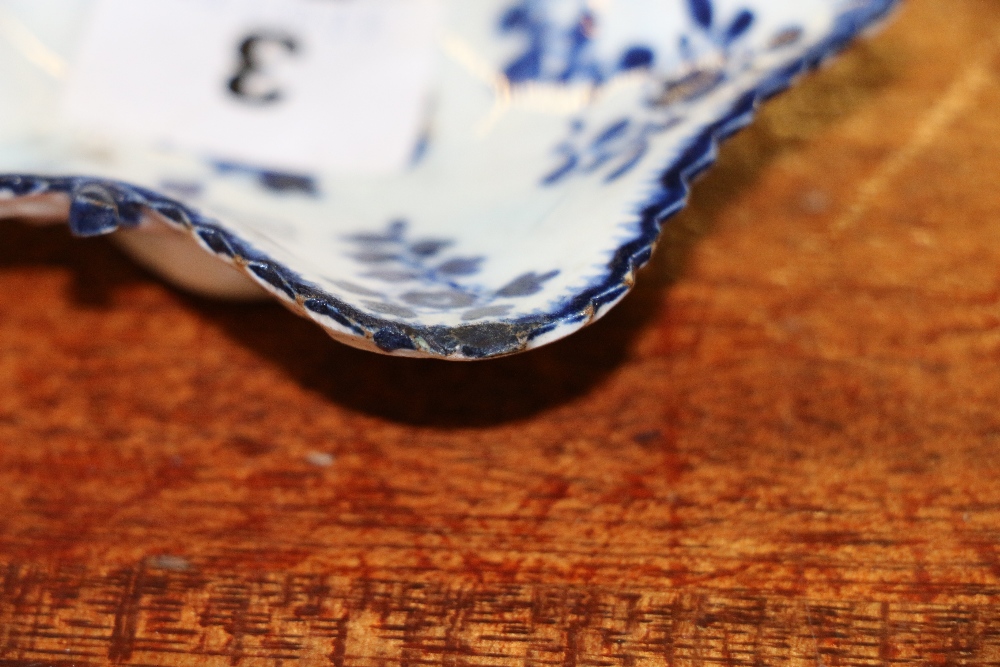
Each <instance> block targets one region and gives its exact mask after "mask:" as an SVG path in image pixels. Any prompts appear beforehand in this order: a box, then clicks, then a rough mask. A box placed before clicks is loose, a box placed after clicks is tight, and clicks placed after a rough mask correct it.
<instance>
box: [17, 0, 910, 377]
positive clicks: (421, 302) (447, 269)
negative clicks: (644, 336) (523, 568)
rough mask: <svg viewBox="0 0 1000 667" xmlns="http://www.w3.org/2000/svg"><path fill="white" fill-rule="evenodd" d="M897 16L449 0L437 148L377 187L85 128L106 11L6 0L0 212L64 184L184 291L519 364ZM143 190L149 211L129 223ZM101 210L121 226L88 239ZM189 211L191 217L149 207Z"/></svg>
mask: <svg viewBox="0 0 1000 667" xmlns="http://www.w3.org/2000/svg"><path fill="white" fill-rule="evenodd" d="M354 1H360V0H354ZM892 4H893V2H892V0H799V1H797V2H794V3H793V2H787V1H784V0H711V1H709V0H666V1H664V2H659V3H652V2H647V1H645V0H607V1H604V2H584V0H522V1H521V2H513V1H511V0H483V1H481V2H468V1H467V0H448V1H447V2H446V3H445V15H446V17H447V18H446V24H445V27H444V29H443V30H442V33H441V35H440V37H439V39H438V51H437V56H436V63H437V66H436V69H435V79H434V87H433V91H432V95H431V97H430V100H429V103H430V105H429V108H430V109H431V110H432V111H431V113H430V114H429V116H428V120H427V127H426V133H425V135H424V136H422V138H421V140H422V145H421V146H420V148H419V150H416V148H417V147H415V157H414V160H413V162H412V164H410V165H408V166H407V167H406V168H405V169H403V170H401V171H398V172H396V173H392V174H387V175H379V176H371V175H369V176H361V175H352V174H349V173H338V172H333V171H328V172H324V171H316V172H313V173H308V174H292V175H286V174H283V173H271V172H270V171H269V170H268V168H267V165H263V166H254V167H249V166H244V165H239V164H227V163H223V161H222V160H221V158H220V156H215V155H202V154H196V153H193V152H186V151H171V150H166V149H163V148H155V147H151V146H148V145H139V144H134V143H128V142H127V141H126V140H124V139H119V138H115V137H100V138H96V137H93V136H88V135H85V134H81V133H79V132H73V131H70V130H69V129H67V128H66V127H65V123H64V122H63V121H62V119H61V116H60V113H59V105H60V99H61V95H62V92H63V88H64V86H65V80H66V79H65V77H66V73H67V72H68V71H71V68H72V66H73V62H74V52H75V49H76V48H77V47H78V43H79V39H80V33H81V30H82V26H86V24H87V13H88V10H89V9H90V8H91V5H92V2H91V0H0V33H2V34H3V35H4V37H5V39H3V40H2V41H0V91H2V94H0V174H2V175H4V176H0V217H14V216H20V217H25V216H26V215H27V216H28V217H32V216H34V217H38V218H39V219H42V218H45V217H46V214H43V213H45V212H44V211H36V212H35V213H34V214H32V213H31V212H30V211H28V209H26V208H25V207H26V206H28V204H27V202H28V199H27V198H29V197H32V198H34V199H33V200H32V201H35V202H38V201H41V200H40V199H39V198H40V197H41V196H42V195H44V193H46V192H52V193H57V194H54V195H51V196H54V197H63V200H59V201H62V204H59V205H61V206H63V210H65V209H67V208H69V207H68V203H66V201H65V198H66V197H67V196H68V197H69V198H71V199H73V200H74V201H77V200H79V201H80V202H82V204H81V205H80V206H79V207H78V208H76V209H74V210H76V211H77V213H75V214H73V215H75V216H76V218H73V216H72V215H71V220H70V222H71V227H73V229H74V231H75V232H76V233H79V234H90V233H99V232H106V231H111V230H113V229H114V228H115V227H122V228H129V229H127V230H126V229H123V230H120V231H119V232H118V233H119V234H120V235H122V238H121V239H120V240H121V243H122V244H123V246H124V247H125V248H126V249H127V250H128V251H129V252H130V254H132V255H133V256H134V257H136V258H137V259H138V260H139V261H140V262H142V263H143V264H145V265H146V266H149V267H151V268H153V269H154V270H158V271H159V272H160V273H161V274H163V275H164V276H165V277H167V278H168V279H170V280H172V281H174V282H176V283H177V284H179V285H181V286H183V287H186V288H189V289H192V290H195V291H199V292H201V293H205V294H211V295H215V296H232V297H238V298H247V297H252V296H253V295H254V293H256V292H259V291H260V289H259V288H258V287H257V285H259V286H260V287H263V289H264V290H266V291H267V292H269V293H271V294H272V295H274V296H275V297H277V298H279V299H281V300H283V301H284V302H285V303H286V305H289V306H290V307H292V308H293V309H294V310H296V311H297V312H299V313H300V314H302V315H304V316H306V317H309V318H311V319H313V320H315V321H316V322H318V323H319V324H320V325H321V326H323V327H325V328H326V329H327V331H328V332H330V334H331V335H333V336H334V337H335V338H337V339H338V340H341V341H344V342H347V343H349V344H352V345H355V346H358V347H362V348H365V349H371V350H373V351H378V352H383V353H391V354H400V355H406V356H429V357H438V358H448V359H479V358H489V357H494V356H501V355H505V354H511V353H514V352H518V351H521V350H525V349H529V348H532V347H537V346H538V345H541V344H544V343H547V342H550V341H552V340H556V339H558V338H561V337H563V336H565V335H567V334H569V333H571V332H572V331H575V330H576V329H578V328H580V327H582V326H584V325H585V324H587V323H589V322H591V321H593V320H594V319H596V318H597V317H599V316H600V315H602V314H603V313H605V312H607V310H608V309H609V308H610V307H611V306H613V305H614V304H615V303H617V301H618V300H620V299H621V298H622V297H623V296H624V294H625V293H626V292H627V290H628V288H629V287H630V286H631V284H632V280H633V272H634V270H635V269H636V268H638V266H639V265H641V264H642V263H644V262H645V261H646V260H647V259H648V256H649V252H650V251H651V248H652V245H653V244H654V243H655V240H656V235H657V233H658V231H659V227H660V225H661V224H662V223H663V221H664V220H665V219H666V218H667V217H668V216H669V215H671V214H672V213H674V212H676V211H677V210H678V209H679V208H680V207H681V206H682V205H683V201H684V198H685V196H686V190H687V181H688V179H690V178H691V177H693V175H695V174H696V173H697V172H699V171H701V170H702V169H703V168H705V167H706V166H708V165H709V164H710V163H711V161H712V159H713V158H714V152H715V146H716V142H717V140H718V139H720V138H722V137H724V136H726V135H728V134H731V133H732V132H733V131H735V130H736V129H738V128H739V127H741V126H743V125H745V124H746V123H747V122H749V120H750V118H751V116H752V114H753V111H754V109H755V108H756V105H757V104H758V103H759V102H760V101H762V100H763V99H764V98H766V97H768V96H770V95H772V94H774V93H776V92H778V91H780V90H782V89H783V88H785V87H786V86H787V85H788V84H789V83H791V81H792V80H793V78H794V77H796V76H797V75H798V74H799V73H801V72H803V71H805V70H807V69H808V68H809V67H812V66H814V65H816V64H817V63H818V62H819V61H821V60H822V59H823V58H824V57H826V56H827V55H829V54H831V53H833V52H834V51H836V50H837V49H839V48H841V47H842V46H843V45H844V44H845V43H846V42H847V41H848V40H849V39H850V38H852V37H853V36H854V35H855V34H856V33H857V32H858V31H860V30H861V29H862V28H864V27H865V26H867V25H868V24H870V23H871V22H873V21H876V20H878V19H881V18H882V17H883V16H884V15H885V14H886V12H887V11H888V10H889V9H890V7H891V5H892ZM581 35H583V38H581V37H580V36H581ZM19 178H20V179H21V180H18V179H19ZM60 179H62V180H60ZM126 184H128V185H126ZM131 185H134V186H138V188H141V190H136V191H135V193H133V194H131V195H129V194H128V193H129V192H131V191H130V190H129V188H130V186H131ZM87 188H90V189H89V190H88V189H87ZM94 188H97V190H94ZM102 188H103V189H102ZM95 192H96V194H95ZM59 193H62V194H59ZM123 193H125V194H123ZM128 196H132V197H133V199H134V200H135V202H137V205H138V206H140V207H141V208H142V210H143V211H144V212H143V214H142V215H141V216H138V217H136V216H132V217H130V216H128V215H124V214H123V215H120V216H119V215H118V211H119V208H120V206H121V205H122V202H123V201H124V200H123V199H122V197H126V198H127V197H128ZM88 197H89V198H90V199H88ZM102 198H103V199H102ZM109 198H110V199H109ZM105 199H108V201H110V200H114V202H117V203H114V202H112V203H108V204H107V206H106V208H107V207H110V208H108V210H113V211H114V216H117V217H115V220H116V221H117V222H116V223H114V224H111V225H110V226H108V225H103V226H101V225H98V227H99V228H96V227H93V226H92V225H91V226H88V224H89V223H87V221H86V220H85V219H84V218H86V216H87V215H90V214H92V213H93V209H94V206H95V205H96V206H97V207H98V208H100V207H101V206H105V204H104V203H102V202H103V201H104V200H105ZM154 200H155V201H156V202H159V203H158V204H157V206H160V207H161V208H160V209H157V208H156V206H153V202H154ZM52 201H55V200H52ZM95 201H96V202H97V204H94V202H95ZM171 201H173V202H177V203H179V204H181V205H183V210H184V211H185V212H186V213H184V214H182V215H179V216H178V215H175V216H173V217H171V216H169V215H167V216H164V215H159V214H157V213H155V212H154V211H156V210H166V209H165V208H163V207H165V206H167V204H164V203H163V202H171ZM88 202H89V204H88ZM38 206H39V205H38V204H36V208H37V207H38ZM88 206H89V208H88ZM42 208H44V207H42ZM121 210H124V209H121ZM26 211H28V212H27V213H26ZM53 211H55V213H53ZM58 211H59V209H58V205H53V206H52V207H50V209H48V210H47V216H48V217H49V218H52V217H54V216H55V217H58V215H57V214H58ZM88 211H90V212H91V213H88ZM114 216H113V217H114ZM119 218H120V219H119ZM205 225H210V226H211V227H210V228H208V227H205ZM206 229H208V231H209V232H210V234H208V236H211V235H214V236H212V238H225V239H229V241H227V243H228V245H227V246H226V248H227V249H226V250H225V251H220V250H219V247H220V246H219V244H215V245H214V246H213V244H211V243H208V242H206V240H205V239H206V238H207V236H206V233H205V230H206ZM199 230H201V231H200V232H199ZM230 241H231V242H230ZM223 245H225V244H223ZM206 251H207V254H204V258H207V259H209V260H211V261H209V262H203V261H199V259H201V258H202V256H201V255H197V254H195V255H194V256H193V257H192V255H191V253H192V252H194V253H205V252H206ZM220 260H221V261H222V262H225V263H218V262H219V261H220ZM216 263H218V264H216ZM226 263H228V265H227V264H226ZM230 265H231V266H234V267H236V269H239V270H240V271H241V273H237V272H236V271H234V270H232V269H231V268H230ZM215 267H218V269H219V270H215ZM244 275H245V276H248V277H249V278H250V279H252V284H251V282H249V281H248V280H246V279H244V278H243V277H242V276H244ZM276 276H277V277H276Z"/></svg>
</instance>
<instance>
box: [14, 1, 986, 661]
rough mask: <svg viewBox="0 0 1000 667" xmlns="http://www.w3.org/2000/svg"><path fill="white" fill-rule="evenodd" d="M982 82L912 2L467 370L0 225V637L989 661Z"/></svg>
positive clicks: (429, 656) (119, 651)
mask: <svg viewBox="0 0 1000 667" xmlns="http://www.w3.org/2000/svg"><path fill="white" fill-rule="evenodd" d="M998 75H1000V4H997V3H996V2H995V0H949V2H941V1H940V0H912V1H911V2H909V3H908V4H907V5H906V6H905V7H904V9H903V10H902V12H901V13H900V14H899V16H898V17H897V19H896V21H894V22H893V23H892V24H891V25H890V26H889V28H888V29H887V30H886V31H885V32H883V33H882V34H880V35H879V36H878V37H876V38H875V39H873V40H871V41H866V42H863V43H860V44H858V45H857V46H855V47H853V48H852V49H851V50H850V51H849V52H848V53H846V54H845V55H844V57H843V58H841V59H839V60H838V61H836V63H834V64H833V65H832V66H831V67H829V68H827V69H825V70H824V71H822V72H820V73H818V74H816V75H814V76H812V77H810V78H809V79H808V80H806V81H804V82H803V83H802V85H800V86H799V87H798V88H797V89H796V90H794V91H792V92H791V93H789V94H788V95H786V96H784V97H782V98H780V99H778V100H775V101H774V102H773V103H770V104H769V105H768V107H767V108H766V109H765V111H764V112H763V114H762V116H761V117H760V119H759V120H758V121H757V122H756V123H755V124H754V125H753V126H752V127H751V128H750V129H748V130H746V131H745V132H743V133H742V134H741V135H739V136H738V137H737V138H735V139H734V140H732V141H731V142H730V143H729V144H727V145H726V147H725V148H724V150H723V152H722V156H721V159H720V163H719V165H718V166H717V167H716V168H715V170H714V171H713V172H712V173H711V174H710V175H709V176H708V177H707V178H706V179H705V180H704V181H702V182H701V183H700V184H699V186H698V187H697V188H696V191H695V193H694V198H693V203H692V206H691V207H690V208H689V209H688V210H687V211H686V212H685V213H684V214H683V215H681V216H680V217H678V218H676V219H675V220H674V221H673V223H672V226H671V227H670V229H669V231H668V232H667V234H666V238H665V241H664V243H662V244H661V247H660V249H659V250H658V253H657V256H656V257H655V259H654V262H653V264H652V265H651V266H650V267H649V268H648V269H646V270H645V272H644V273H643V275H641V276H640V279H639V283H638V287H637V288H636V290H635V292H634V293H633V294H632V295H631V296H629V297H628V299H626V301H625V302H624V303H623V304H622V305H621V306H620V307H618V308H617V309H615V310H614V311H613V312H612V313H611V314H610V315H608V316H607V317H606V318H605V319H604V320H602V321H601V322H599V323H597V324H596V325H594V326H593V327H591V328H589V329H587V330H585V331H583V332H581V333H580V334H578V335H575V336H573V337H571V338H570V339H568V340H565V341H563V342H560V343H557V344H555V345H552V346H550V347H547V348H544V349H542V350H539V351H535V352H531V353H528V354H525V355H522V356H518V357H512V358H509V359H503V360H498V361H494V362H485V363H475V364H445V363H441V362H433V361H419V360H407V359H389V358H381V357H376V356H373V355H369V354H366V353H362V352H357V351H355V350H351V349H349V348H346V347H344V346H341V345H337V344H336V343H333V342H331V341H329V340H328V339H327V338H326V337H325V335H324V334H323V333H322V332H321V331H320V330H319V329H317V328H316V327H314V326H312V325H310V324H309V323H307V322H305V321H302V320H299V319H297V318H295V317H294V316H292V315H290V314H288V313H286V312H285V311H284V310H282V309H281V308H280V307H279V306H272V305H261V306H245V305H241V306H234V305H219V304H216V303H211V302H207V301H201V300H198V299H195V298H192V297H189V296H185V295H183V294H181V293H178V292H176V291H172V290H171V289H169V288H167V287H165V286H163V285H162V284H161V283H159V282H158V281H157V280H155V279H153V278H152V277H150V276H149V275H147V274H145V273H143V272H142V271H141V270H139V269H137V268H135V267H134V266H133V265H132V264H130V263H129V262H127V261H126V260H125V259H124V258H123V257H122V256H121V255H120V254H118V252H117V251H115V250H114V248H113V246H112V245H110V244H109V243H108V242H107V241H106V240H100V239H98V240H75V239H71V238H69V236H68V234H67V233H66V231H65V230H63V229H61V228H56V229H36V228H29V227H23V226H20V225H15V224H7V225H6V226H5V227H4V229H3V236H2V239H3V240H2V242H0V243H2V245H0V667H27V666H28V665H60V666H65V667H68V666H69V665H90V664H93V665H103V664H122V665H213V666H214V665H240V666H242V667H256V666H257V665H261V666H263V665H268V666H270V665H279V664H282V665H287V664H292V663H294V664H301V665H328V664H329V665H334V666H336V667H342V666H359V667H367V666H371V667H376V666H379V667H381V666H392V665H401V666H403V665H405V666H409V667H413V666H416V665H420V664H444V665H452V666H459V665H484V666H485V665H497V666H501V665H560V666H564V667H574V666H584V665H591V666H604V665H627V666H629V667H639V666H640V665H643V666H644V665H709V664H725V665H771V664H781V665H784V664H788V665H798V664H803V665H874V664H942V665H945V664H948V665H953V664H968V665H990V664H1000V604H998V603H1000V484H998V483H997V479H998V476H1000V410H998V405H997V398H998V396H1000V364H998V362H1000V311H998V305H1000V196H998V187H997V184H996V181H997V178H998V172H1000V168H998V167H1000V113H998V112H997V109H998V108H1000V85H998V81H1000V79H998Z"/></svg>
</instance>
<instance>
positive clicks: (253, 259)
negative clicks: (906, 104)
mask: <svg viewBox="0 0 1000 667" xmlns="http://www.w3.org/2000/svg"><path fill="white" fill-rule="evenodd" d="M897 3H898V0H874V1H873V2H872V3H871V4H870V5H868V6H866V7H863V8H858V9H854V10H851V11H848V12H846V13H845V14H843V15H841V16H840V17H839V18H838V19H837V20H836V23H835V25H834V28H833V30H832V31H831V33H830V35H829V36H827V38H826V39H825V40H824V41H822V42H821V43H820V44H818V45H816V46H815V47H813V48H812V49H810V50H809V51H808V52H807V53H806V54H804V55H803V56H802V57H801V58H799V59H798V60H796V61H795V62H794V63H792V64H791V65H789V66H786V67H784V68H782V69H780V70H778V71H776V72H773V73H772V74H771V75H770V76H768V77H767V78H766V79H764V80H763V81H762V82H761V83H760V84H759V85H758V86H757V87H755V88H754V89H752V90H750V91H748V92H746V93H744V94H743V95H742V96H741V97H739V98H738V99H737V100H736V101H735V102H734V103H733V104H732V105H731V106H730V108H729V112H728V113H726V114H725V115H724V116H723V117H722V118H720V119H719V120H717V121H715V122H713V123H710V124H709V125H706V126H705V127H704V128H703V129H702V131H701V132H700V133H699V134H698V135H697V136H696V137H695V138H694V139H693V140H691V141H690V142H689V143H688V145H687V146H686V147H685V148H684V150H683V151H682V152H681V155H680V157H679V158H677V159H675V160H674V161H673V162H672V163H671V164H670V165H668V166H667V168H666V169H664V170H663V171H662V172H661V174H660V176H659V178H657V181H656V182H657V183H658V189H657V191H656V192H655V193H654V194H653V195H651V196H650V197H648V198H647V200H646V203H645V204H643V205H642V206H641V207H640V208H639V210H638V211H637V212H638V214H639V217H640V220H639V232H638V234H637V235H636V236H635V237H634V238H633V239H632V240H630V241H628V242H626V243H624V244H622V245H620V246H619V247H618V250H617V251H616V252H615V254H614V257H613V258H612V260H611V261H610V262H609V264H608V272H607V274H606V276H605V278H603V279H602V280H601V281H600V282H598V283H596V284H595V285H593V286H591V287H589V288H587V289H585V290H583V291H582V292H580V293H579V294H577V295H576V296H574V297H570V298H568V299H566V300H565V301H564V302H563V304H562V305H561V306H560V307H559V308H558V309H556V310H554V311H553V312H550V313H544V314H539V315H530V316H525V317H521V318H517V319H514V320H508V321H496V322H485V323H479V324H468V325H463V326H458V327H447V326H419V325H410V324H406V323H402V322H396V321H392V320H387V319H382V318H379V317H374V316H372V315H369V314H367V313H364V312H362V311H360V310H358V309H357V308H355V307H354V306H352V305H350V304H349V303H346V302H344V301H342V300H341V299H338V298H337V297H335V296H333V295H331V294H329V293H327V292H325V291H324V290H322V289H321V288H319V287H317V286H316V285H314V284H312V283H310V282H308V281H306V280H304V279H303V278H302V277H301V276H299V275H298V274H297V273H296V272H295V271H292V270H291V269H289V268H288V267H286V266H284V265H282V264H280V263H278V262H276V261H274V260H272V259H270V258H269V257H267V256H266V255H264V254H263V253H261V252H259V251H257V250H256V249H254V248H253V247H252V246H251V245H250V244H248V243H247V242H245V241H243V240H242V239H240V238H238V237H237V236H236V235H235V234H233V233H232V232H229V231H227V230H225V229H223V228H222V226H221V225H219V224H218V223H217V222H216V221H214V220H212V219H210V218H207V217H206V216H203V215H201V214H200V213H199V212H198V211H196V210H195V209H193V208H191V207H189V206H187V205H185V204H182V203H180V202H178V201H175V200H173V199H170V198H168V197H165V196H163V195H161V194H159V193H157V192H155V191H153V190H150V189H148V188H144V187H140V186H136V185H132V184H129V183H125V182H121V181H112V180H105V179H99V178H92V177H86V176H60V177H52V176H36V175H23V174H0V191H7V192H9V193H11V194H12V195H13V196H14V197H27V196H37V195H41V194H46V193H65V194H67V195H69V197H70V199H71V205H70V215H69V226H70V229H71V231H72V232H73V234H75V235H77V236H97V235H101V234H107V233H110V232H113V231H115V230H116V229H118V228H119V227H136V226H138V225H139V224H140V223H141V221H142V218H143V215H144V214H145V213H146V212H147V211H151V212H153V213H157V214H159V215H160V216H162V217H163V218H164V219H165V220H166V221H167V222H169V223H170V224H171V225H173V226H174V227H176V228H179V229H183V230H185V231H187V232H188V233H189V234H190V235H191V236H192V237H193V238H194V239H195V241H197V242H198V244H199V245H200V246H201V247H202V248H204V249H205V250H207V251H208V252H210V253H212V254H214V255H215V256H217V257H219V258H221V259H223V260H225V261H227V262H229V263H230V264H232V265H234V266H236V267H238V268H239V269H241V270H242V271H243V272H244V273H245V274H246V275H247V276H249V277H250V278H251V279H253V280H254V281H255V282H257V283H258V284H260V285H261V286H262V287H263V288H264V289H266V290H267V291H268V292H269V293H271V294H272V295H274V296H275V297H277V298H279V300H281V301H282V302H283V303H284V304H285V305H286V306H288V307H290V308H291V310H293V311H294V312H296V313H298V314H299V315H302V316H304V317H308V318H309V319H312V320H313V321H315V322H317V323H318V324H320V325H321V326H322V327H323V328H324V329H326V330H327V331H328V333H330V335H331V336H333V337H334V338H335V339H337V340H339V341H341V342H344V343H347V344H349V345H352V346H355V347H360V348H362V349H368V350H372V351H376V352H382V353H384V354H394V355H399V356H417V357H431V358H439V359H449V360H477V359H490V358H495V357H501V356H506V355H510V354H516V353H518V352H522V351H524V350H528V349H532V348H535V347H539V346H541V345H545V344H547V343H550V342H553V341H555V340H558V339H560V338H563V337H565V336H568V335H569V334H571V333H573V332H574V331H577V330H578V329H581V328H582V327H584V326H586V325H588V324H590V323H591V322H594V321H595V320H597V319H598V318H600V317H601V316H602V315H604V314H605V313H606V312H607V311H608V310H609V309H610V308H611V307H612V306H614V305H615V304H616V303H618V302H619V301H620V300H621V299H622V298H623V297H624V296H625V295H626V294H627V293H628V291H629V290H630V289H631V287H632V285H633V284H634V282H635V279H634V276H635V272H636V270H637V269H639V268H641V267H642V266H643V265H645V264H646V263H647V262H648V261H649V258H650V256H651V255H652V252H653V248H654V246H655V244H656V241H657V239H658V237H659V234H660V230H661V229H662V227H663V224H664V223H665V222H666V220H667V219H668V218H670V217H671V216H673V215H674V214H676V213H677V212H679V211H680V210H681V209H682V208H683V207H684V206H685V204H686V203H687V199H688V195H689V192H690V183H691V181H692V180H693V179H694V178H695V177H696V176H698V175H699V174H701V173H702V172H703V171H705V170H706V169H708V168H709V167H710V166H711V165H712V164H713V163H714V162H715V159H716V155H717V152H718V145H719V143H720V142H721V141H723V140H724V139H726V138H727V137H729V136H731V135H732V134H733V133H735V132H737V131H738V130H740V129H741V128H743V127H745V126H746V125H748V124H749V123H750V122H751V121H752V119H753V117H754V115H755V112H756V110H757V108H758V107H759V106H760V104H761V103H763V102H764V101H766V100H767V99H769V98H770V97H773V96H774V95H776V94H778V93H780V92H782V91H784V90H786V89H787V88H788V87H790V86H791V85H792V84H793V83H794V81H795V80H796V79H797V78H798V77H800V76H801V75H803V74H805V73H806V72H808V71H810V70H813V69H815V68H816V67H818V66H819V65H820V64H822V62H823V61H825V60H826V59H828V58H829V57H831V56H832V55H834V54H836V53H837V52H839V51H840V50H842V49H843V48H844V47H845V46H847V44H848V43H849V42H851V40H853V39H854V38H855V37H856V36H857V35H858V34H860V33H862V32H863V31H866V30H867V29H869V28H871V27H873V26H874V25H875V24H876V23H878V22H880V21H882V20H883V19H885V18H886V17H887V16H888V14H889V13H890V12H891V10H892V9H893V8H894V7H895V6H896V4H897Z"/></svg>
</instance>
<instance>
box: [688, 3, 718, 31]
mask: <svg viewBox="0 0 1000 667" xmlns="http://www.w3.org/2000/svg"><path fill="white" fill-rule="evenodd" d="M688 9H689V11H690V12H691V18H693V19H694V20H695V22H696V23H697V24H698V25H700V26H701V27H702V28H704V29H705V30H708V29H709V28H711V27H712V0H688Z"/></svg>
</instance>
